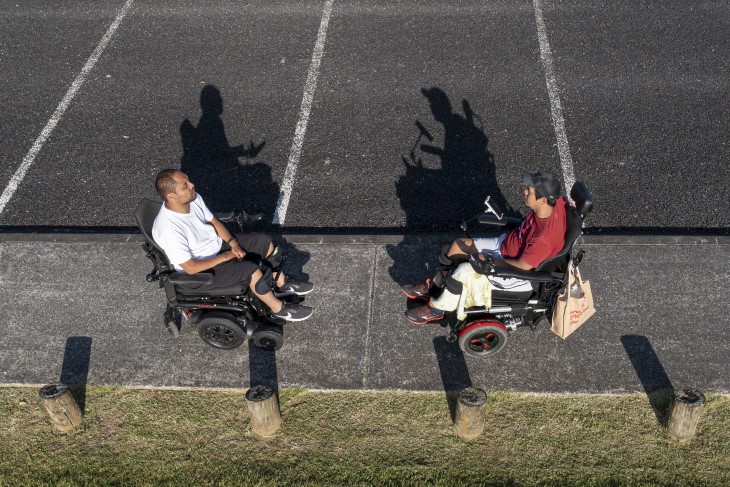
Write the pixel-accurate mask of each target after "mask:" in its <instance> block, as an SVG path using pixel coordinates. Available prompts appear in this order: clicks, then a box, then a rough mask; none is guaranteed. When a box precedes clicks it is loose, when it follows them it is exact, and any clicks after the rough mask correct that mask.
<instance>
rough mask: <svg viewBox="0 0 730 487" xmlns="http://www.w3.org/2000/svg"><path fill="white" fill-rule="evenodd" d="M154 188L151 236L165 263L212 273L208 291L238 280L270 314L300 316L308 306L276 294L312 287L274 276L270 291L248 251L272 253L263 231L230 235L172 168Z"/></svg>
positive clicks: (290, 318)
mask: <svg viewBox="0 0 730 487" xmlns="http://www.w3.org/2000/svg"><path fill="white" fill-rule="evenodd" d="M155 189H157V192H158V194H159V195H160V196H161V197H162V199H163V200H164V203H163V205H162V207H161V208H160V212H159V213H158V214H157V217H156V218H155V223H154V225H153V226H152V238H153V239H154V240H155V242H157V244H158V245H159V246H160V247H162V250H164V251H165V254H167V258H168V259H169V260H170V263H171V264H172V265H173V266H174V267H175V269H177V270H178V271H180V272H185V273H187V274H197V273H198V272H203V271H207V272H210V273H212V274H213V276H214V277H213V284H211V285H210V286H209V288H207V290H214V289H216V288H224V287H230V286H234V285H236V284H241V286H242V288H243V289H245V288H246V287H248V288H249V289H250V290H251V292H253V293H254V294H255V295H256V296H257V297H258V298H259V299H260V300H261V301H262V302H263V303H264V304H266V305H267V306H268V307H269V308H271V311H272V314H273V315H274V316H276V317H279V318H283V319H285V320H287V321H302V320H306V319H307V318H309V317H310V316H311V315H312V309H311V308H309V307H307V306H302V305H299V304H293V303H284V302H282V301H281V300H280V299H279V298H278V297H277V296H286V295H291V294H297V295H300V296H301V295H304V294H308V293H310V292H311V291H312V289H313V286H312V284H311V283H308V282H302V281H298V280H296V279H293V278H287V277H286V276H285V275H284V273H281V274H280V275H279V278H278V280H277V282H276V283H275V284H276V287H275V289H274V290H273V291H272V290H271V289H269V287H268V286H267V285H266V283H265V282H264V281H265V280H264V279H263V273H262V272H261V270H260V269H259V267H258V265H257V264H256V263H255V262H254V261H252V260H249V259H245V257H246V255H247V254H251V256H256V257H258V258H263V259H265V258H267V257H270V256H271V255H272V253H273V252H274V251H275V250H276V247H275V246H274V244H273V243H272V241H271V238H270V237H268V236H266V235H261V234H255V233H249V234H240V233H237V234H236V235H235V236H233V235H231V233H230V232H229V231H228V229H227V228H226V226H225V225H224V224H223V223H222V222H221V221H220V220H218V219H217V218H216V217H215V216H213V214H212V213H211V212H210V210H209V209H208V207H207V206H206V205H205V202H204V201H203V198H201V197H200V195H199V194H197V193H196V192H195V186H194V185H193V183H191V182H190V180H189V179H188V177H187V175H186V174H185V173H183V172H181V171H178V170H175V169H163V170H162V171H160V173H159V174H158V175H157V178H156V179H155Z"/></svg>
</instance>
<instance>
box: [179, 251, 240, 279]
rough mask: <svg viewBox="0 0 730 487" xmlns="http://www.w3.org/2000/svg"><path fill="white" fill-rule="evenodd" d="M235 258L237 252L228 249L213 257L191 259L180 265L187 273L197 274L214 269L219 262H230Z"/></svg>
mask: <svg viewBox="0 0 730 487" xmlns="http://www.w3.org/2000/svg"><path fill="white" fill-rule="evenodd" d="M235 258H236V256H235V254H234V253H233V252H232V251H230V250H227V251H225V252H223V253H222V254H218V255H214V256H213V257H209V258H207V259H200V260H195V259H190V260H189V261H187V262H183V263H182V264H180V267H182V268H183V270H184V271H185V272H186V273H187V274H197V273H198V272H203V271H207V270H208V269H212V268H213V267H215V266H217V265H218V264H222V263H224V262H228V261H229V260H233V259H235Z"/></svg>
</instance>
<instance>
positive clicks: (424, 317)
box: [406, 303, 444, 325]
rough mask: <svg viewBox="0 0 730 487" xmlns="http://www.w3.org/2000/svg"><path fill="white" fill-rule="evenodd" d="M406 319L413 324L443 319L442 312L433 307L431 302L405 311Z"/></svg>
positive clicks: (423, 323)
mask: <svg viewBox="0 0 730 487" xmlns="http://www.w3.org/2000/svg"><path fill="white" fill-rule="evenodd" d="M406 319H407V320H408V321H410V322H411V323H413V324H414V325H425V324H426V323H428V322H431V321H439V320H443V319H444V312H443V311H442V310H440V309H436V308H434V307H433V305H432V304H431V303H428V304H424V305H423V306H419V307H418V308H415V309H412V310H409V311H406Z"/></svg>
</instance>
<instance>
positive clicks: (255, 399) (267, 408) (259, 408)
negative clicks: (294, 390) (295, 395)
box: [246, 386, 281, 437]
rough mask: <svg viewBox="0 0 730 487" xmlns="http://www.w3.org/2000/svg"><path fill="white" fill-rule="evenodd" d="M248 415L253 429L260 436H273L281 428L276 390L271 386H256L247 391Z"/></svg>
mask: <svg viewBox="0 0 730 487" xmlns="http://www.w3.org/2000/svg"><path fill="white" fill-rule="evenodd" d="M246 401H247V402H248V415H249V417H250V418H251V429H252V430H253V432H254V433H255V434H257V435H258V436H264V437H266V436H272V435H273V434H274V433H276V432H277V431H278V430H279V428H281V414H280V413H279V401H278V400H277V399H276V394H274V389H272V388H271V387H269V386H255V387H252V388H251V389H249V390H248V391H246Z"/></svg>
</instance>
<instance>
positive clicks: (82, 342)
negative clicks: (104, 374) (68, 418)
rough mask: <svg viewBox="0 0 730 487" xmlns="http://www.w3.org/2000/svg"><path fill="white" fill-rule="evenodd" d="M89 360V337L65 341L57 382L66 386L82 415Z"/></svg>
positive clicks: (75, 337) (74, 337)
mask: <svg viewBox="0 0 730 487" xmlns="http://www.w3.org/2000/svg"><path fill="white" fill-rule="evenodd" d="M90 359H91V337H86V336H72V337H68V338H67V339H66V347H65V349H64V352H63V365H62V366H61V378H60V380H59V382H60V383H61V384H66V385H67V386H68V388H69V390H70V391H71V394H72V395H73V397H74V399H75V400H76V404H78V406H79V409H80V410H81V414H82V415H83V414H84V413H85V412H86V383H87V381H88V378H89V361H90Z"/></svg>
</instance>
